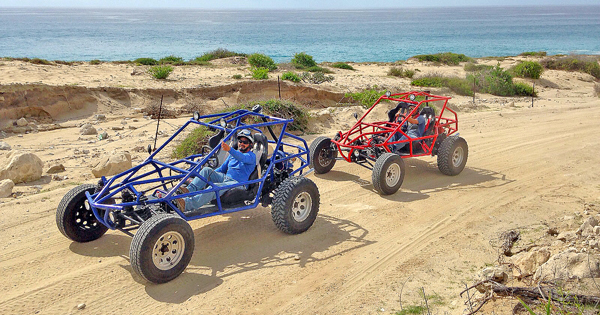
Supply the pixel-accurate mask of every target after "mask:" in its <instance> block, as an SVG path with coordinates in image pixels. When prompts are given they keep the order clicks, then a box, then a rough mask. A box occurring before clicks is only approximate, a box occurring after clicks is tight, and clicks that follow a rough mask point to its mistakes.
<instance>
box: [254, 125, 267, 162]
mask: <svg viewBox="0 0 600 315" xmlns="http://www.w3.org/2000/svg"><path fill="white" fill-rule="evenodd" d="M253 137H254V147H253V148H252V151H253V152H254V154H256V164H257V165H260V169H261V170H262V169H264V166H265V163H266V162H267V157H268V155H269V141H268V140H267V137H266V136H265V135H263V134H262V133H255V134H254V136H253Z"/></svg>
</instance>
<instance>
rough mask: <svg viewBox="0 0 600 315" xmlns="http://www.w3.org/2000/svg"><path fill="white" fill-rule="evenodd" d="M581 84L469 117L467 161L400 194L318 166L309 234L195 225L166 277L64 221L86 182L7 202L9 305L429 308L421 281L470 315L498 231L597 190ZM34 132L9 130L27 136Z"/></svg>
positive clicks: (594, 138)
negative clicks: (81, 239) (137, 271)
mask: <svg viewBox="0 0 600 315" xmlns="http://www.w3.org/2000/svg"><path fill="white" fill-rule="evenodd" d="M548 93H550V92H548ZM578 96H579V95H578V92H577V91H571V92H569V93H564V94H563V95H561V97H554V95H546V97H545V98H544V99H543V100H542V101H539V102H537V103H536V104H535V107H533V108H531V107H527V105H528V104H527V103H522V104H515V105H516V107H506V108H502V109H496V110H487V111H482V112H473V113H460V134H461V136H462V137H464V138H465V139H466V140H467V142H468V144H469V150H470V151H469V160H468V162H467V166H466V168H465V170H464V171H463V172H462V173H461V174H460V175H458V176H455V177H448V176H445V175H442V174H441V173H440V172H439V171H438V169H437V164H436V160H435V158H418V159H409V160H406V161H405V162H406V177H405V179H404V184H403V186H402V187H401V189H400V191H399V192H397V193H396V194H393V195H391V196H380V195H378V194H377V193H376V192H375V191H374V189H373V186H372V184H371V172H370V171H369V170H367V169H364V168H361V167H360V166H357V165H354V164H349V163H346V162H343V161H338V163H337V164H336V166H335V167H334V169H333V170H332V171H331V172H330V173H328V174H323V175H315V174H311V175H309V177H310V178H311V179H312V180H314V181H315V182H316V184H317V186H318V187H319V190H320V195H321V206H320V212H319V216H318V217H317V220H316V221H315V224H314V225H313V227H312V228H311V229H309V230H308V231H307V232H305V233H303V234H301V235H295V236H292V235H286V234H283V233H281V232H280V231H279V230H278V229H277V228H276V227H275V225H274V224H273V222H272V220H271V216H270V212H269V211H270V209H265V208H258V209H253V210H248V211H243V212H238V213H235V214H232V215H227V216H219V217H212V218H209V219H204V220H197V221H192V222H191V225H192V228H193V229H194V233H195V239H196V243H195V252H194V255H193V257H192V261H191V263H190V265H189V267H188V268H187V269H186V271H185V272H184V273H183V274H182V275H181V276H180V277H178V278H177V279H175V280H174V281H171V282H169V283H167V284H162V285H154V284H148V283H145V282H143V281H142V280H140V279H139V278H137V277H136V276H135V275H134V273H133V271H132V269H131V267H130V264H129V257H128V255H129V246H130V243H131V239H130V238H129V237H127V236H126V235H124V234H122V233H120V232H118V231H109V232H108V233H107V234H106V235H105V236H103V237H102V238H100V239H99V240H96V241H93V242H90V243H85V244H79V243H74V242H71V241H69V240H67V239H66V238H65V237H64V236H63V235H62V234H61V233H60V232H59V231H58V229H57V228H56V223H55V211H56V206H57V205H58V203H59V201H60V199H61V198H62V196H63V195H64V194H65V193H66V192H67V191H68V190H69V189H70V188H72V187H74V185H75V183H74V182H72V181H64V182H63V183H62V184H61V185H58V186H54V187H53V188H52V189H47V190H46V189H42V190H41V191H40V192H39V193H35V194H30V195H27V196H25V197H23V198H18V199H4V201H3V203H1V204H0V218H1V219H0V239H1V240H2V243H1V245H0V246H1V255H0V268H1V270H2V277H0V279H1V280H0V292H2V295H1V296H0V313H2V314H149V313H155V314H175V313H176V314H393V313H394V312H396V311H398V310H400V308H401V305H402V306H404V307H407V306H408V305H420V304H421V303H422V299H421V298H420V296H419V292H421V288H423V289H424V290H425V292H426V294H427V295H428V296H430V298H431V299H430V300H431V301H433V302H435V304H432V305H431V307H432V309H433V310H434V312H435V313H437V314H444V313H446V312H447V313H449V314H462V313H463V311H464V309H465V307H464V305H463V301H464V299H463V298H461V297H459V292H460V291H462V289H464V284H465V283H469V284H471V282H472V280H473V277H474V274H475V273H476V272H477V271H478V270H481V269H482V268H483V267H485V266H486V265H487V264H490V263H493V262H494V261H495V260H496V258H497V249H495V248H493V247H492V246H491V245H490V240H492V239H494V238H496V237H497V235H498V234H499V233H501V232H503V231H506V230H509V229H512V228H517V227H522V226H538V225H539V226H543V224H544V223H547V224H548V225H552V224H557V222H561V220H562V218H564V217H565V216H566V215H572V214H573V212H578V211H581V210H582V207H583V205H584V203H586V202H596V203H597V202H599V201H600V197H599V191H600V149H599V146H598V144H599V141H598V138H599V136H598V135H599V134H600V126H599V124H598V122H599V121H600V101H599V99H598V98H593V97H591V98H590V97H586V98H580V97H578ZM73 130H74V129H73V128H71V129H61V130H55V131H52V133H54V136H60V135H61V133H65V135H66V134H67V133H72V132H73ZM332 134H333V133H331V134H327V135H329V136H331V135H332ZM316 136H317V135H311V136H307V137H306V139H307V141H309V142H310V141H312V139H314V138H315V137H316ZM33 137H35V134H32V135H25V136H24V137H23V138H21V139H18V140H15V139H6V141H7V142H9V143H10V142H11V141H12V143H11V144H14V143H17V141H18V142H19V143H22V145H23V146H24V147H27V146H28V144H30V143H34V142H35V139H34V138H33ZM57 150H58V149H57ZM43 181H44V179H42V183H43ZM88 182H93V180H90V181H88ZM401 291H402V294H400V292H401ZM81 303H84V304H85V308H84V309H82V310H78V309H77V305H78V304H81Z"/></svg>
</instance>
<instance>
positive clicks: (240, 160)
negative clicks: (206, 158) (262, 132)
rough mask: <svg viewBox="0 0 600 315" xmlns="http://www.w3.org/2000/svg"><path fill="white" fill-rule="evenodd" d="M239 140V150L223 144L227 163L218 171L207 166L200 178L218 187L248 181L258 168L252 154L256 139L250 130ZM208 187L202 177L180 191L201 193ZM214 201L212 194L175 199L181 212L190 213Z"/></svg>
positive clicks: (238, 136)
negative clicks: (226, 154)
mask: <svg viewBox="0 0 600 315" xmlns="http://www.w3.org/2000/svg"><path fill="white" fill-rule="evenodd" d="M237 140H238V150H236V149H234V148H232V147H231V146H229V145H228V144H227V143H226V142H223V143H222V144H221V147H222V149H223V150H225V151H227V152H229V155H228V156H227V159H226V160H225V162H223V164H221V166H219V167H217V168H216V169H212V168H210V167H208V166H205V167H204V168H203V169H202V170H201V171H200V176H202V177H204V178H206V180H208V181H209V182H211V183H213V184H215V185H217V186H227V185H233V184H236V183H239V182H242V181H247V180H248V178H249V177H250V174H252V172H253V171H254V168H255V167H256V155H255V154H254V152H252V145H253V144H254V139H253V137H252V134H251V133H250V130H248V129H242V130H240V132H238V134H237ZM206 185H207V183H206V182H205V181H204V180H202V179H200V177H194V178H193V179H192V180H191V182H188V185H187V187H183V186H182V187H180V191H181V192H182V193H188V192H193V191H200V190H203V189H205V188H206ZM226 191H227V190H225V189H223V190H220V191H219V195H223V194H224V193H225V192H226ZM213 199H216V196H215V193H214V192H210V193H204V194H198V195H195V196H191V197H186V198H179V199H175V202H176V203H177V206H178V208H179V209H180V210H181V211H189V210H194V209H198V208H200V207H202V206H203V205H205V204H207V203H208V202H210V201H211V200H213Z"/></svg>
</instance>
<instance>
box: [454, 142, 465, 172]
mask: <svg viewBox="0 0 600 315" xmlns="http://www.w3.org/2000/svg"><path fill="white" fill-rule="evenodd" d="M463 156H464V151H463V148H461V147H457V148H456V150H454V153H452V165H453V166H454V167H459V166H460V164H461V163H462V161H463Z"/></svg>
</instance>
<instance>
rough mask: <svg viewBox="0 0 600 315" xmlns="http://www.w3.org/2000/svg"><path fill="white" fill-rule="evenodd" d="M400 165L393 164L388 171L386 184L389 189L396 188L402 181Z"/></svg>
mask: <svg viewBox="0 0 600 315" xmlns="http://www.w3.org/2000/svg"><path fill="white" fill-rule="evenodd" d="M400 172H401V170H400V165H398V164H396V163H393V164H391V165H390V166H389V167H388V169H387V171H386V172H385V183H386V184H387V185H388V187H394V186H396V184H398V181H399V180H400Z"/></svg>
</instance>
